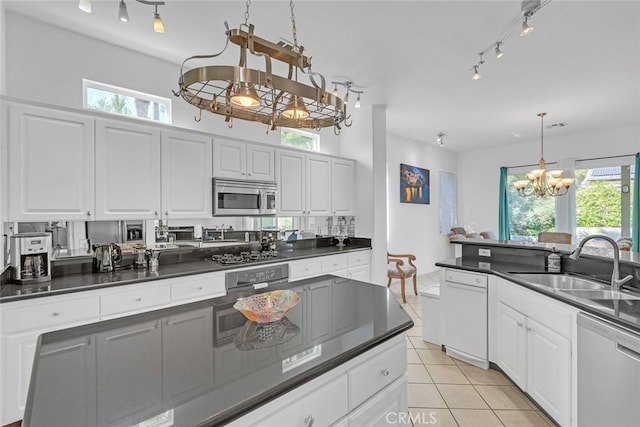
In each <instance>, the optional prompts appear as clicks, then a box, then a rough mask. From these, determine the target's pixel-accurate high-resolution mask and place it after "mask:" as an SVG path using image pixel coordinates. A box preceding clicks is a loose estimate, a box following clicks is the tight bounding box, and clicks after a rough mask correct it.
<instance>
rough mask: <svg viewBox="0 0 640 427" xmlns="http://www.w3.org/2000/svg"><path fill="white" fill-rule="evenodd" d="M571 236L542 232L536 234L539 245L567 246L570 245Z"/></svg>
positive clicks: (568, 234)
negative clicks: (558, 244) (557, 244)
mask: <svg viewBox="0 0 640 427" xmlns="http://www.w3.org/2000/svg"><path fill="white" fill-rule="evenodd" d="M572 237H573V236H571V234H570V233H556V232H551V231H543V232H541V233H538V242H540V243H565V244H567V245H570V244H571V239H572Z"/></svg>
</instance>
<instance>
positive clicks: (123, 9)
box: [118, 0, 129, 22]
mask: <svg viewBox="0 0 640 427" xmlns="http://www.w3.org/2000/svg"><path fill="white" fill-rule="evenodd" d="M118 19H120V22H129V12H128V11H127V4H126V3H125V2H124V0H120V7H119V8H118Z"/></svg>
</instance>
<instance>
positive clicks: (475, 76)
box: [471, 65, 482, 80]
mask: <svg viewBox="0 0 640 427" xmlns="http://www.w3.org/2000/svg"><path fill="white" fill-rule="evenodd" d="M481 78H482V76H481V75H480V73H479V72H478V66H477V65H474V66H473V76H472V77H471V80H480V79H481Z"/></svg>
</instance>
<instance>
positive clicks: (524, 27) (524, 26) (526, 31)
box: [520, 16, 533, 37]
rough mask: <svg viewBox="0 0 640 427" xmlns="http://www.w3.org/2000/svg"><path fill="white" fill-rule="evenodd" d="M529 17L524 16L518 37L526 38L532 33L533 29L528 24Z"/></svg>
mask: <svg viewBox="0 0 640 427" xmlns="http://www.w3.org/2000/svg"><path fill="white" fill-rule="evenodd" d="M528 21H529V17H528V16H525V17H524V19H523V20H522V31H520V37H524V36H528V35H529V34H531V32H532V31H533V27H532V26H530V25H529V23H528Z"/></svg>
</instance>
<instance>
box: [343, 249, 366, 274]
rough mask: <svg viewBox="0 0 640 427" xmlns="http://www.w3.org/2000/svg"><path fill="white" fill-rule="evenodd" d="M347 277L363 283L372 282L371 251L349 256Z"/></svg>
mask: <svg viewBox="0 0 640 427" xmlns="http://www.w3.org/2000/svg"><path fill="white" fill-rule="evenodd" d="M347 267H348V268H347V277H348V278H349V279H353V280H359V281H361V282H369V281H371V250H366V251H357V252H350V253H348V254H347Z"/></svg>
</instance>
